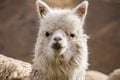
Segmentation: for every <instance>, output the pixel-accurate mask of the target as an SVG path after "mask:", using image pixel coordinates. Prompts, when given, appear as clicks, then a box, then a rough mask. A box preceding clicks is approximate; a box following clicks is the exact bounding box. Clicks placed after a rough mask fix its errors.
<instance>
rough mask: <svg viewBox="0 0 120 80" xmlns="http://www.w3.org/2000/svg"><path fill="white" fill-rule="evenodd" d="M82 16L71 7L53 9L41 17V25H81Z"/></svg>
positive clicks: (72, 26) (68, 26) (62, 26)
mask: <svg viewBox="0 0 120 80" xmlns="http://www.w3.org/2000/svg"><path fill="white" fill-rule="evenodd" d="M80 24H81V22H80V18H79V16H77V15H75V13H74V12H73V11H72V10H69V9H63V10H61V9H52V10H50V11H49V12H48V13H47V14H46V15H45V16H44V18H42V19H41V26H44V27H46V28H51V27H52V28H71V29H72V28H75V27H80Z"/></svg>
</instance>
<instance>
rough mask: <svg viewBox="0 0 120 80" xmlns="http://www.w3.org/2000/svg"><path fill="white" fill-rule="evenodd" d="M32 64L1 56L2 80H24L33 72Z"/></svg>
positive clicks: (0, 74)
mask: <svg viewBox="0 0 120 80" xmlns="http://www.w3.org/2000/svg"><path fill="white" fill-rule="evenodd" d="M31 68H32V67H31V64H29V63H26V62H23V61H19V60H16V59H13V58H9V57H6V56H3V55H1V54H0V80H23V78H24V77H26V76H29V74H30V72H31V70H32V69H31Z"/></svg>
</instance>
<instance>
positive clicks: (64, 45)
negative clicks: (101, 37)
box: [35, 1, 88, 62]
mask: <svg viewBox="0 0 120 80" xmlns="http://www.w3.org/2000/svg"><path fill="white" fill-rule="evenodd" d="M37 5H38V6H37V7H38V9H37V10H38V15H39V18H40V28H39V33H38V39H37V43H36V47H35V56H36V57H38V56H39V57H40V59H49V60H64V61H66V62H67V61H69V60H70V59H71V58H72V57H74V56H75V55H77V54H78V53H79V54H81V53H80V52H81V50H83V49H84V48H85V49H86V48H87V47H86V46H87V45H86V37H85V34H84V32H83V24H84V19H85V16H86V13H87V6H88V3H87V2H86V1H85V2H83V3H81V4H80V5H78V6H77V7H76V8H75V9H73V10H69V9H64V10H61V9H51V8H49V7H48V6H47V5H46V4H45V3H44V2H41V1H38V2H37Z"/></svg>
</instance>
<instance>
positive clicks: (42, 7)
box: [36, 0, 50, 17]
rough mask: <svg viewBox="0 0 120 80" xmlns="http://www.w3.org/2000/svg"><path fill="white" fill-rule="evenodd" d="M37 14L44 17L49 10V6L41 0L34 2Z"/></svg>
mask: <svg viewBox="0 0 120 80" xmlns="http://www.w3.org/2000/svg"><path fill="white" fill-rule="evenodd" d="M36 5H37V12H38V15H39V16H40V17H43V16H45V14H47V13H48V12H49V10H50V8H49V6H48V5H47V4H46V3H44V2H43V1H41V0H37V1H36Z"/></svg>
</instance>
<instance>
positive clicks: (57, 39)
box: [54, 37, 62, 42]
mask: <svg viewBox="0 0 120 80" xmlns="http://www.w3.org/2000/svg"><path fill="white" fill-rule="evenodd" d="M54 40H55V41H56V42H59V41H61V40H62V38H61V37H55V38H54Z"/></svg>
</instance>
